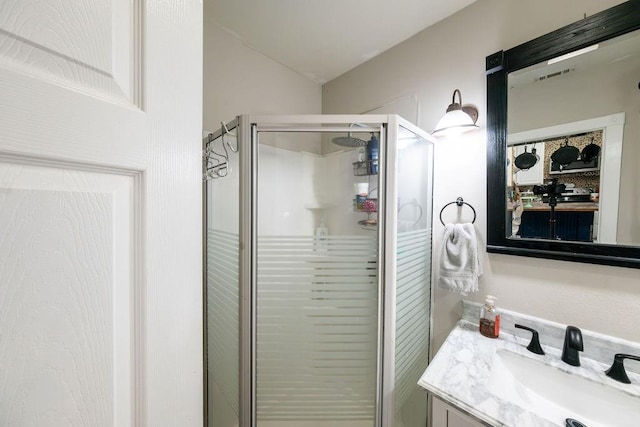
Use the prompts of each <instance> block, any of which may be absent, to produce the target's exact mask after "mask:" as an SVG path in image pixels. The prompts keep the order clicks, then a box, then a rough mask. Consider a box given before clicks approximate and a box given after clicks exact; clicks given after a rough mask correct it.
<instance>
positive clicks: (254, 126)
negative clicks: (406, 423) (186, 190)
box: [203, 114, 433, 427]
mask: <svg viewBox="0 0 640 427" xmlns="http://www.w3.org/2000/svg"><path fill="white" fill-rule="evenodd" d="M352 123H368V124H376V126H377V127H367V128H358V130H357V131H358V132H363V131H370V132H379V135H380V147H379V150H380V154H381V155H380V156H379V171H378V177H377V179H378V199H379V200H378V228H377V230H376V232H377V237H378V270H377V287H378V307H377V311H378V325H377V331H378V332H377V340H378V343H377V352H376V353H377V354H376V394H375V395H376V399H375V418H374V427H390V426H391V425H392V423H393V404H394V400H393V391H394V373H395V370H394V366H393V365H394V359H395V353H394V352H395V312H396V310H395V305H394V304H395V281H396V277H395V273H396V257H395V250H396V242H395V233H397V225H396V222H397V208H398V202H397V194H398V188H397V181H396V180H393V182H391V183H390V182H389V180H388V179H387V177H394V176H395V175H396V171H397V137H398V127H399V126H402V127H404V128H406V129H407V130H409V131H411V132H413V133H415V134H416V135H418V136H420V137H422V138H423V139H425V140H427V141H429V142H431V143H432V142H433V138H432V137H430V135H429V134H428V133H426V132H425V131H423V130H421V129H419V128H418V127H416V126H414V125H413V124H411V123H410V122H408V121H406V120H404V119H402V118H401V117H400V116H397V115H395V114H390V115H387V114H363V115H259V116H250V115H242V116H238V117H237V118H236V119H235V120H233V121H231V122H229V123H228V124H227V127H229V128H231V127H232V126H233V127H235V128H236V129H237V141H238V147H239V150H238V156H239V167H238V171H237V173H238V174H239V181H240V182H239V187H240V206H239V208H240V209H239V243H240V249H239V323H240V325H239V340H240V342H239V351H240V355H239V371H240V372H239V414H238V416H239V427H257V388H256V379H257V375H256V374H257V371H256V361H257V310H256V307H257V227H256V224H257V218H258V216H257V214H258V210H257V191H258V182H257V176H258V161H259V158H258V133H259V132H318V133H324V132H344V133H348V132H353V129H352V128H350V127H349V125H350V124H352ZM327 125H329V126H327ZM221 133H222V130H219V131H217V132H215V133H214V137H215V136H216V135H218V134H221ZM203 187H204V189H203V196H204V200H203V205H204V210H205V212H204V215H203V217H204V224H203V225H204V230H203V232H204V236H205V239H206V233H207V215H206V206H207V197H206V196H207V194H206V183H205V185H204V186H203ZM205 241H206V240H205ZM203 256H204V266H205V269H204V273H203V282H204V293H205V298H204V305H205V306H204V311H205V325H204V332H205V333H204V340H205V343H204V344H205V348H206V336H207V324H206V286H207V271H206V265H207V264H206V261H207V260H206V256H207V254H206V245H205V247H204V250H203ZM430 304H432V302H430ZM205 357H206V356H205ZM205 366H206V359H205ZM204 397H205V423H206V422H207V415H208V414H207V412H206V411H207V409H206V407H207V378H206V369H205V393H204ZM205 426H206V424H205Z"/></svg>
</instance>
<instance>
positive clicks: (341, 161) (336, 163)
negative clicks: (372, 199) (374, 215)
mask: <svg viewBox="0 0 640 427" xmlns="http://www.w3.org/2000/svg"><path fill="white" fill-rule="evenodd" d="M355 155H356V153H355V151H353V150H347V151H339V152H334V153H331V154H327V155H321V154H315V153H309V152H305V151H291V150H288V149H282V148H279V147H274V146H269V145H263V144H261V145H260V147H259V163H258V165H259V166H258V170H259V179H258V206H260V207H261V208H260V210H259V212H258V234H259V235H261V236H305V235H306V236H309V235H313V234H314V233H315V230H316V228H317V227H318V226H319V225H320V222H321V220H322V219H323V218H324V221H325V224H326V226H327V228H329V234H332V235H366V234H371V233H372V230H374V229H373V228H369V230H365V229H363V228H362V227H360V226H359V225H358V221H359V220H362V219H366V217H367V215H366V214H365V213H362V212H354V208H353V199H354V189H353V184H354V183H356V182H367V181H370V187H371V188H374V187H377V176H371V177H366V176H364V177H356V176H353V162H354V161H355ZM375 194H376V193H374V194H373V196H375ZM232 200H233V199H232Z"/></svg>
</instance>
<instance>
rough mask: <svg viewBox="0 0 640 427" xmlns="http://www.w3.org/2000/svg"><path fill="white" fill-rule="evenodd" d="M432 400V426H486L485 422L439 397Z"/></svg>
mask: <svg viewBox="0 0 640 427" xmlns="http://www.w3.org/2000/svg"><path fill="white" fill-rule="evenodd" d="M432 400H433V404H432V407H431V409H432V410H431V421H432V423H431V426H432V427H484V424H482V423H480V422H479V421H476V420H474V419H473V418H471V417H470V416H468V415H466V414H464V413H462V412H460V411H459V410H458V409H456V408H454V407H453V406H451V405H449V404H448V403H445V402H443V401H442V400H440V399H438V398H437V397H433V399H432Z"/></svg>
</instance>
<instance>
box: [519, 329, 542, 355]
mask: <svg viewBox="0 0 640 427" xmlns="http://www.w3.org/2000/svg"><path fill="white" fill-rule="evenodd" d="M516 328H518V329H524V330H525V331H529V332H531V333H532V334H533V335H532V336H531V342H530V343H529V345H528V346H527V350H529V351H530V352H532V353H535V354H544V350H543V349H542V347H541V346H540V338H539V336H538V331H536V330H535V329H533V328H529V327H528V326H523V325H518V324H517V323H516Z"/></svg>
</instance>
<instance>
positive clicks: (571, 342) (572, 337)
mask: <svg viewBox="0 0 640 427" xmlns="http://www.w3.org/2000/svg"><path fill="white" fill-rule="evenodd" d="M582 350H584V347H583V345H582V332H581V331H580V329H578V328H576V327H575V326H567V330H566V332H565V333H564V345H563V346H562V361H563V362H565V363H568V364H569V365H571V366H580V354H579V353H578V351H582Z"/></svg>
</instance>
